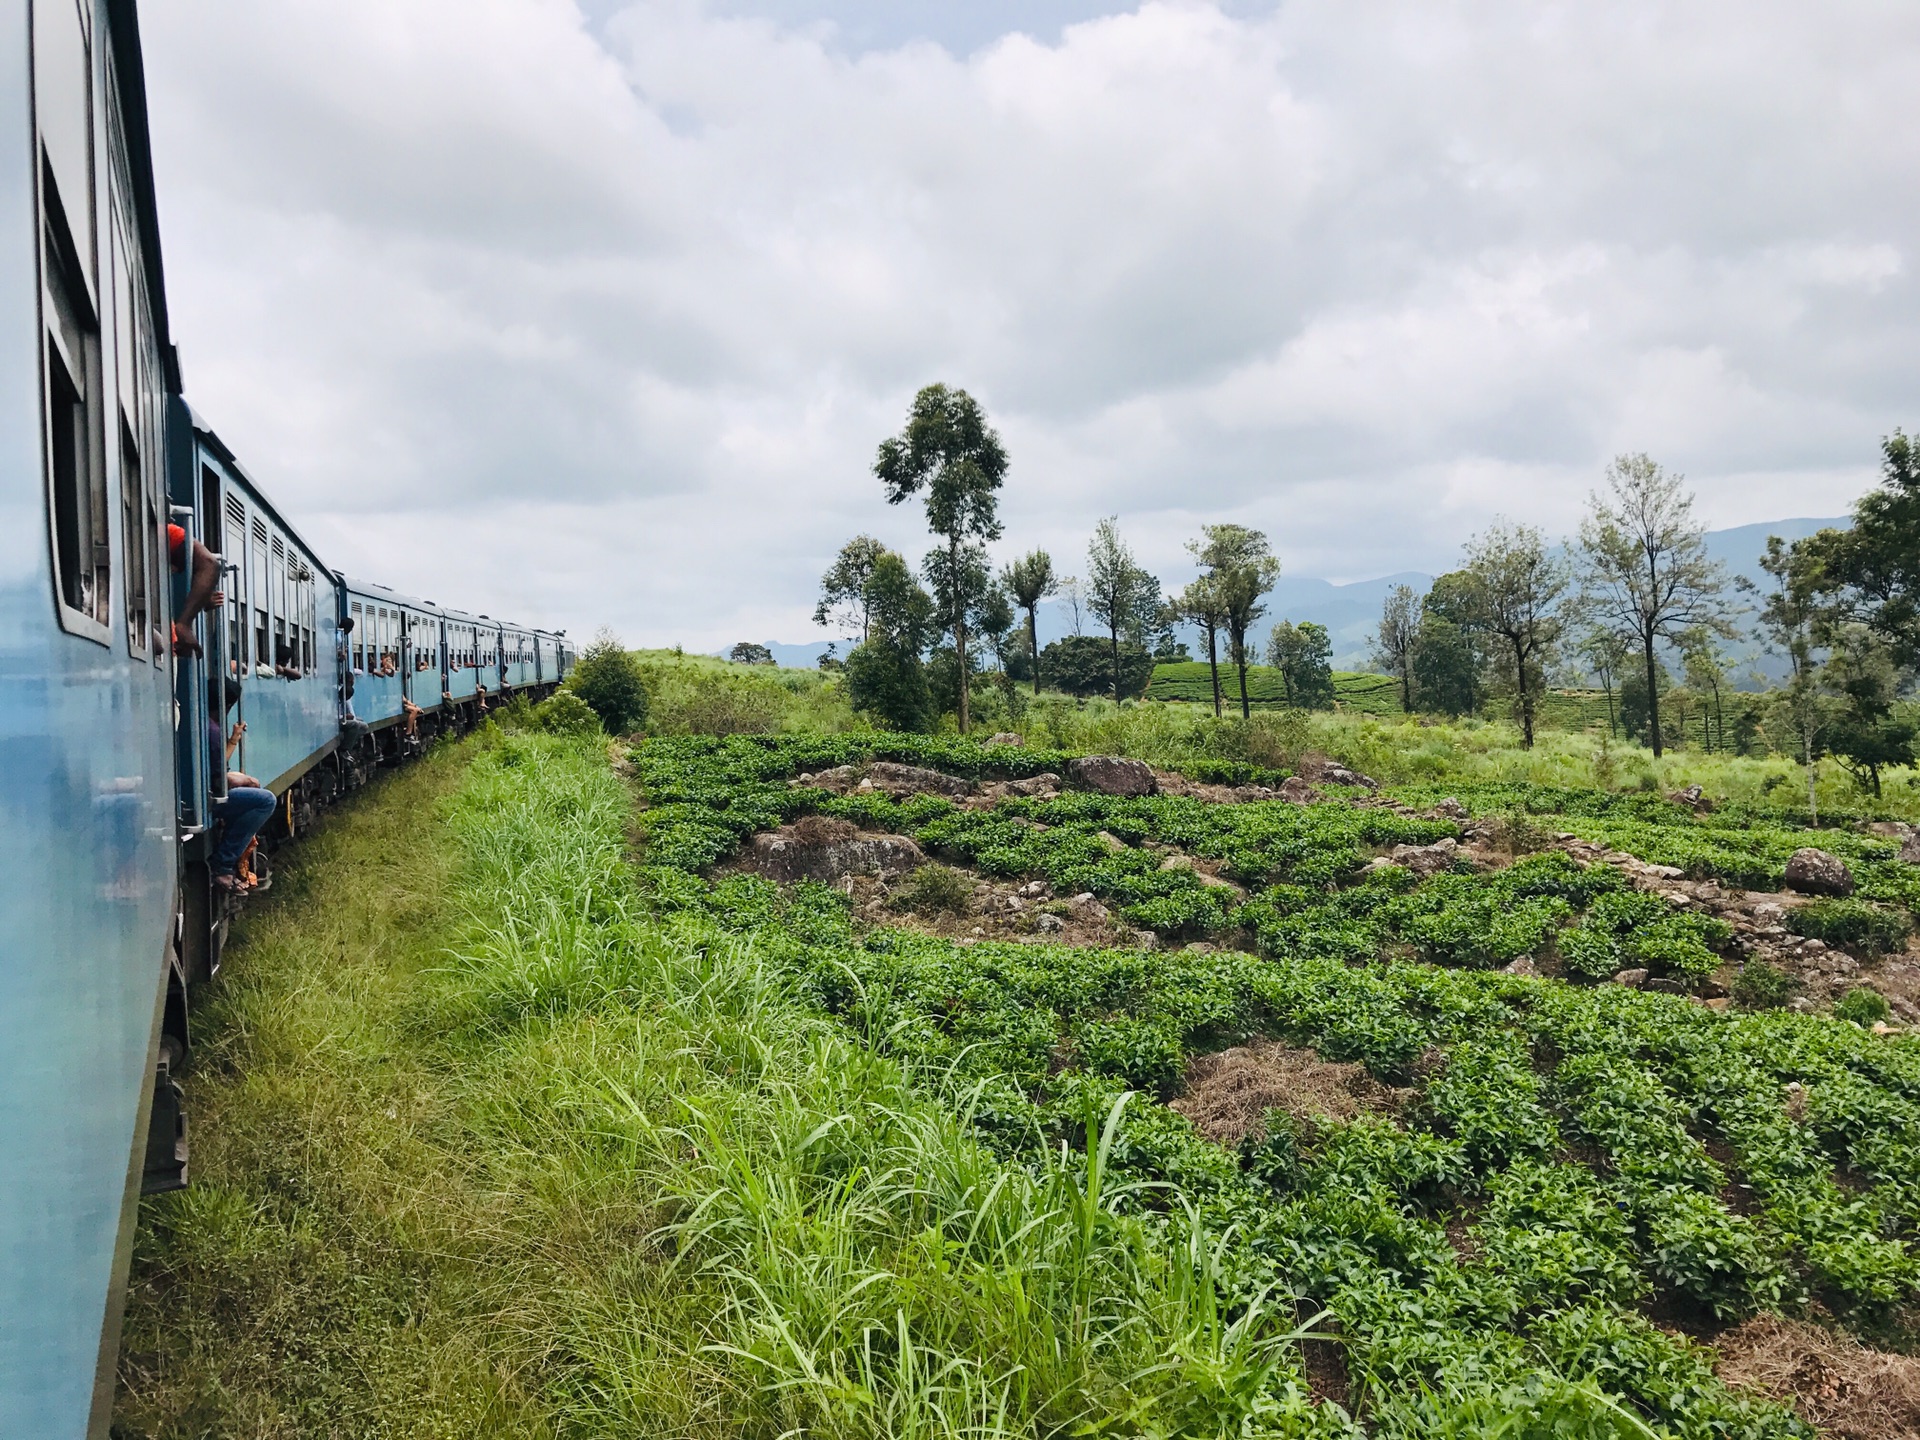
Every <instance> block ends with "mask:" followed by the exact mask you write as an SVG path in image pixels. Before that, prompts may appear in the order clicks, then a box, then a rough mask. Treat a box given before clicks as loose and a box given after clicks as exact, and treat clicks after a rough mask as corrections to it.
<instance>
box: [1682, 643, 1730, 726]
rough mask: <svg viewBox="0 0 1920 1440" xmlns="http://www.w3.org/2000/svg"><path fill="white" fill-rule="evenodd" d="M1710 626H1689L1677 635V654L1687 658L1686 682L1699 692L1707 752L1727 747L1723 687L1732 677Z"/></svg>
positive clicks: (1726, 686)
mask: <svg viewBox="0 0 1920 1440" xmlns="http://www.w3.org/2000/svg"><path fill="white" fill-rule="evenodd" d="M1717 638H1718V637H1716V636H1715V635H1714V633H1713V632H1712V631H1711V630H1689V631H1688V632H1687V633H1686V634H1684V635H1682V636H1681V637H1680V654H1681V656H1682V657H1683V658H1684V660H1685V662H1686V675H1687V686H1688V688H1689V689H1691V690H1692V691H1694V693H1695V694H1697V695H1699V696H1700V699H1701V703H1702V707H1703V708H1702V709H1701V712H1700V736H1701V739H1702V740H1703V741H1704V742H1705V744H1706V748H1707V752H1708V753H1709V754H1711V753H1712V752H1713V751H1715V750H1724V749H1726V748H1727V707H1726V690H1727V689H1728V687H1729V685H1730V684H1731V681H1730V680H1729V678H1728V675H1727V666H1726V661H1725V660H1724V659H1723V658H1722V656H1721V653H1720V646H1719V645H1718V643H1716V642H1717Z"/></svg>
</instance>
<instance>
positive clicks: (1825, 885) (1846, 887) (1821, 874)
mask: <svg viewBox="0 0 1920 1440" xmlns="http://www.w3.org/2000/svg"><path fill="white" fill-rule="evenodd" d="M1782 878H1783V879H1784V881H1785V883H1786V887H1787V888H1788V889H1789V890H1798V891H1799V892H1800V893H1801V894H1802V895H1851V894H1852V893H1853V872H1852V871H1851V870H1849V869H1847V866H1846V862H1845V861H1844V860H1842V859H1841V858H1840V857H1839V856H1838V855H1829V854H1828V853H1827V852H1826V851H1825V850H1815V849H1814V848H1813V847H1812V846H1806V847H1804V848H1802V849H1799V850H1796V851H1794V852H1793V854H1792V855H1790V856H1788V857H1787V868H1786V873H1785V875H1784V876H1783V877H1782Z"/></svg>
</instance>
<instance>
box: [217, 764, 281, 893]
mask: <svg viewBox="0 0 1920 1440" xmlns="http://www.w3.org/2000/svg"><path fill="white" fill-rule="evenodd" d="M279 803H280V802H279V801H278V800H276V799H274V797H273V792H272V791H271V790H261V789H258V788H256V787H254V786H252V785H236V786H234V787H233V788H232V789H231V790H229V791H227V798H226V799H225V800H223V801H221V802H220V803H219V804H218V805H216V806H215V807H214V812H213V813H214V814H215V815H216V816H218V817H219V819H220V820H221V821H222V822H223V823H224V824H225V826H226V828H225V829H224V830H223V831H222V832H221V835H220V848H219V849H218V850H216V851H214V852H213V873H214V874H216V875H231V874H233V872H234V867H236V866H237V865H239V863H240V857H241V855H243V854H244V853H246V848H247V842H248V841H249V840H251V839H253V837H254V836H256V835H258V834H259V833H260V827H261V826H262V825H264V824H266V823H267V821H268V819H269V818H270V817H271V816H272V815H273V807H274V806H276V805H278V804H279Z"/></svg>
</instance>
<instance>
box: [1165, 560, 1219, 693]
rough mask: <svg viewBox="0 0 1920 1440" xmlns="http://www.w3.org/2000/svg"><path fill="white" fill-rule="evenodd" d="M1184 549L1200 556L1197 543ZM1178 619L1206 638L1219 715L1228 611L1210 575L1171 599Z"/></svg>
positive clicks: (1198, 578) (1200, 577)
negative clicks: (1223, 635) (1222, 646)
mask: <svg viewBox="0 0 1920 1440" xmlns="http://www.w3.org/2000/svg"><path fill="white" fill-rule="evenodd" d="M1187 548H1188V549H1189V550H1191V551H1193V552H1194V553H1195V554H1198V553H1199V550H1200V546H1199V544H1198V542H1195V543H1193V544H1190V545H1188V546H1187ZM1173 603H1174V608H1175V609H1176V610H1177V611H1178V612H1179V615H1180V618H1181V619H1182V620H1184V621H1186V622H1187V623H1188V624H1189V625H1192V626H1194V627H1195V628H1196V629H1197V630H1199V632H1200V633H1201V634H1202V635H1204V636H1206V639H1207V673H1208V674H1209V675H1210V676H1212V678H1213V713H1214V714H1215V715H1218V714H1219V713H1220V632H1221V631H1222V630H1223V629H1225V628H1226V624H1227V608H1226V605H1225V604H1224V603H1223V602H1222V600H1221V598H1220V587H1219V586H1218V585H1216V584H1215V583H1214V579H1213V576H1211V575H1201V576H1197V577H1196V578H1195V579H1194V580H1193V581H1192V583H1190V584H1189V585H1188V586H1187V588H1186V589H1184V590H1182V591H1181V592H1180V593H1179V594H1178V595H1177V596H1175V597H1174V602H1173Z"/></svg>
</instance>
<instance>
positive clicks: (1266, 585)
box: [1194, 525, 1280, 720]
mask: <svg viewBox="0 0 1920 1440" xmlns="http://www.w3.org/2000/svg"><path fill="white" fill-rule="evenodd" d="M1202 534H1203V536H1204V538H1203V539H1202V540H1201V542H1200V544H1199V546H1198V548H1197V549H1196V550H1195V551H1194V555H1195V557H1196V558H1197V559H1198V560H1199V561H1200V563H1201V564H1202V565H1204V566H1206V567H1207V577H1206V578H1207V579H1208V580H1209V581H1210V582H1211V583H1212V585H1213V586H1214V588H1215V591H1216V593H1217V596H1218V599H1219V602H1220V613H1221V617H1222V622H1223V624H1224V626H1225V629H1226V632H1227V654H1228V656H1229V658H1231V659H1232V661H1233V664H1234V668H1235V669H1236V670H1238V671H1239V673H1240V718H1241V719H1242V720H1246V719H1250V718H1251V717H1252V715H1253V706H1252V704H1251V703H1250V702H1249V701H1248V699H1247V665H1248V663H1249V661H1248V659H1247V634H1248V632H1249V631H1251V630H1252V629H1253V625H1254V622H1255V621H1256V620H1258V619H1259V618H1260V617H1261V616H1263V615H1265V614H1266V613H1267V607H1266V606H1265V605H1263V604H1262V603H1261V597H1262V596H1264V595H1265V594H1266V593H1267V592H1268V591H1269V590H1271V589H1273V587H1274V586H1275V585H1276V584H1277V583H1279V580H1280V561H1279V560H1278V559H1277V558H1275V556H1274V553H1273V549H1272V547H1271V546H1269V545H1268V544H1267V537H1266V536H1265V535H1263V534H1261V533H1260V531H1258V530H1249V529H1248V528H1247V527H1246V526H1244V525H1209V526H1207V527H1206V529H1205V530H1204V531H1203V532H1202Z"/></svg>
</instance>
